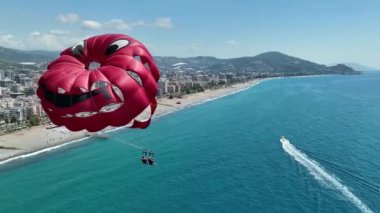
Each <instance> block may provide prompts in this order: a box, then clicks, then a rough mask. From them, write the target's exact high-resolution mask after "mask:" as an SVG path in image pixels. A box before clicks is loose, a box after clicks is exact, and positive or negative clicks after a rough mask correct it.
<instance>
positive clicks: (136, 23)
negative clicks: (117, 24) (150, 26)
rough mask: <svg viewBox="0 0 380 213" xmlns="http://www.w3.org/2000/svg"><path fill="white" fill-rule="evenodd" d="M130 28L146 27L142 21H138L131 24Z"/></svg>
mask: <svg viewBox="0 0 380 213" xmlns="http://www.w3.org/2000/svg"><path fill="white" fill-rule="evenodd" d="M131 26H132V27H143V26H146V23H145V21H143V20H138V21H135V22H132V23H131Z"/></svg>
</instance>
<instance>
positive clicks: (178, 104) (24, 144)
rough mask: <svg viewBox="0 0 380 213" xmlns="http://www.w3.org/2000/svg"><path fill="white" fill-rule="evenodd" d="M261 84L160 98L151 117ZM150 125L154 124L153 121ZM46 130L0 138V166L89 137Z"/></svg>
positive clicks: (37, 127) (38, 127) (84, 133)
mask: <svg viewBox="0 0 380 213" xmlns="http://www.w3.org/2000/svg"><path fill="white" fill-rule="evenodd" d="M260 81H262V80H258V79H257V80H252V81H250V82H247V83H239V84H234V85H232V86H228V87H223V88H220V89H215V90H206V91H204V92H200V93H194V94H190V95H185V96H183V97H182V98H173V99H168V98H161V99H158V107H157V109H156V113H155V115H154V116H156V117H157V116H162V115H164V114H167V113H170V112H173V111H177V110H180V109H183V108H186V107H189V106H191V105H194V104H198V103H202V102H205V101H208V100H213V99H216V98H218V97H222V96H224V95H228V94H232V93H234V92H238V91H241V90H244V89H246V88H249V87H251V86H254V85H256V84H258V83H260ZM152 122H154V118H153V121H152ZM47 127H48V126H35V127H32V128H29V129H24V130H20V131H16V132H13V133H10V134H6V135H2V136H0V147H2V148H0V164H2V163H6V162H9V161H12V160H16V159H18V158H20V157H22V156H24V155H27V154H29V153H34V152H38V151H41V152H42V151H43V150H46V151H48V150H49V149H48V148H49V147H57V146H60V145H62V144H66V143H68V142H70V141H73V140H78V139H81V138H84V137H88V133H87V131H79V132H71V131H69V130H67V129H66V128H65V127H57V128H50V129H49V128H47ZM148 128H149V127H148ZM9 148H12V149H9Z"/></svg>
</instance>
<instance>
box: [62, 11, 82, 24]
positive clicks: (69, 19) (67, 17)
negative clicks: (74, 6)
mask: <svg viewBox="0 0 380 213" xmlns="http://www.w3.org/2000/svg"><path fill="white" fill-rule="evenodd" d="M57 20H58V21H59V22H61V23H64V24H66V23H75V22H78V21H79V15H77V14H75V13H68V14H61V15H59V16H57Z"/></svg>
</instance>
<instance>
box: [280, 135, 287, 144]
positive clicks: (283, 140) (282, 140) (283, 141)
mask: <svg viewBox="0 0 380 213" xmlns="http://www.w3.org/2000/svg"><path fill="white" fill-rule="evenodd" d="M286 141H287V140H286V138H285V137H284V136H281V138H280V142H281V143H282V144H283V143H285V142H286Z"/></svg>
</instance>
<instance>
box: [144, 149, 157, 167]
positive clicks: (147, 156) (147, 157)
mask: <svg viewBox="0 0 380 213" xmlns="http://www.w3.org/2000/svg"><path fill="white" fill-rule="evenodd" d="M153 155H154V153H153V152H152V150H144V151H143V153H142V156H141V162H142V163H143V164H144V165H154V164H155V163H154V159H153Z"/></svg>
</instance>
